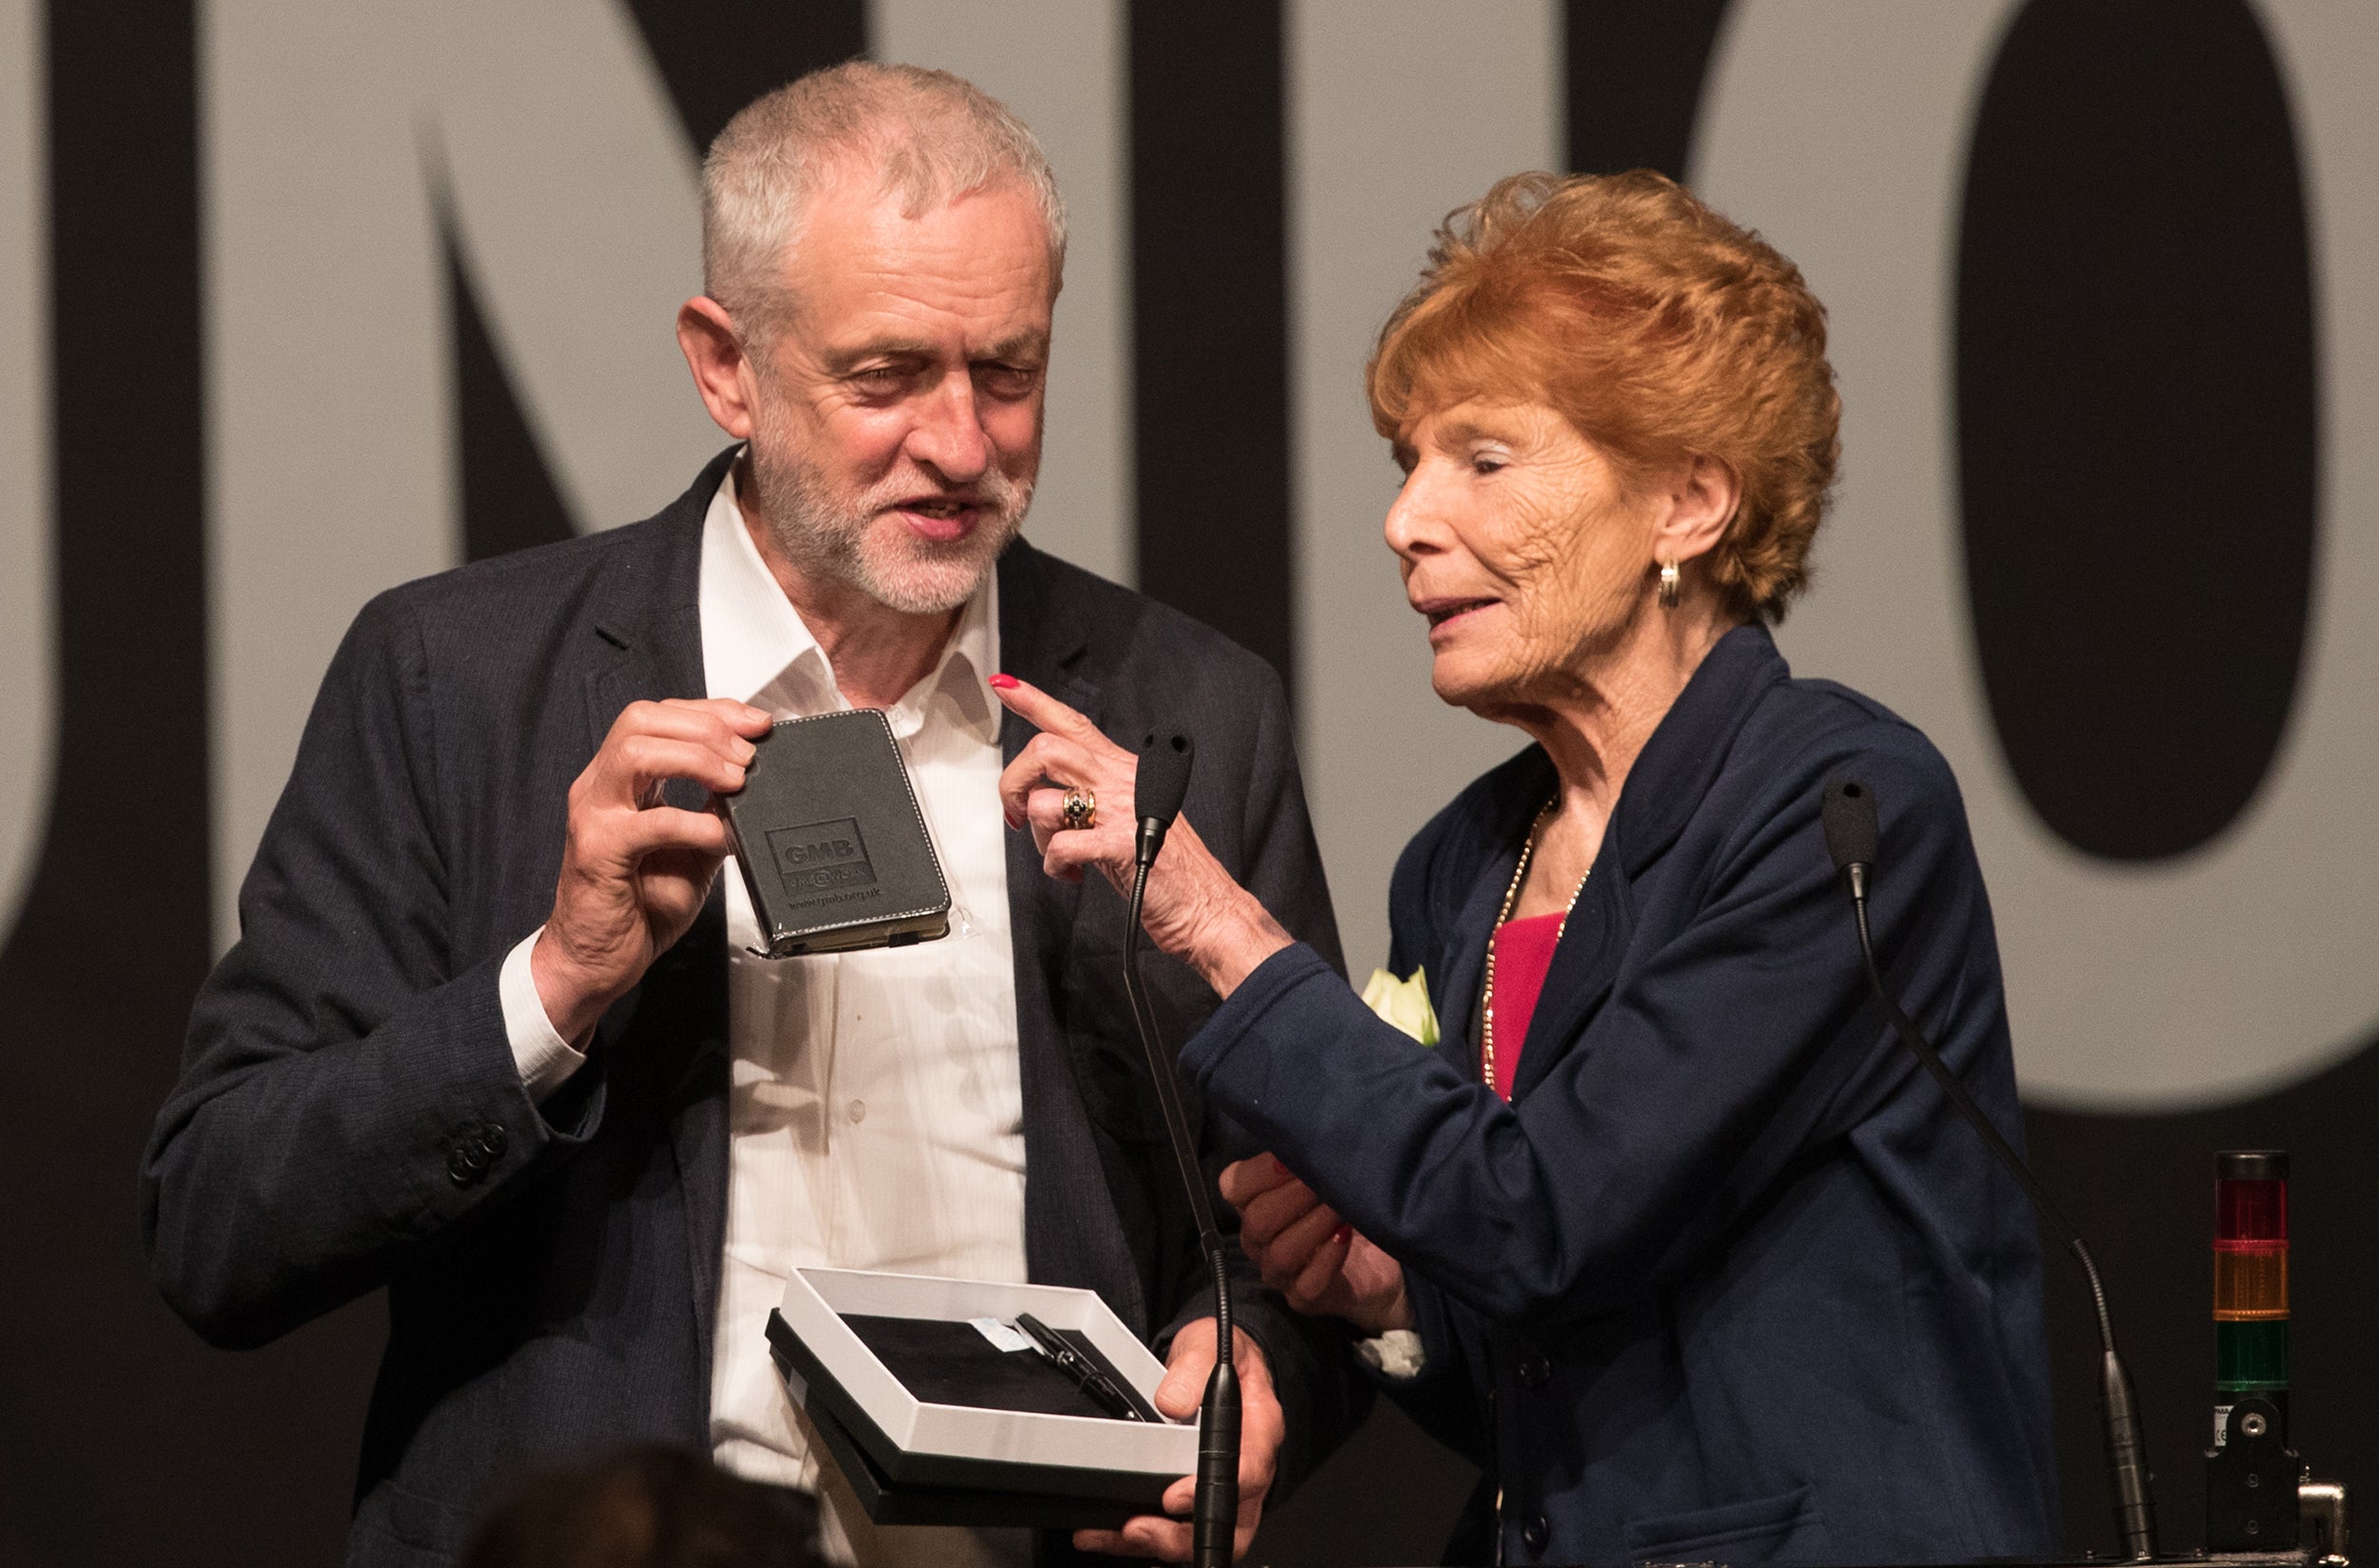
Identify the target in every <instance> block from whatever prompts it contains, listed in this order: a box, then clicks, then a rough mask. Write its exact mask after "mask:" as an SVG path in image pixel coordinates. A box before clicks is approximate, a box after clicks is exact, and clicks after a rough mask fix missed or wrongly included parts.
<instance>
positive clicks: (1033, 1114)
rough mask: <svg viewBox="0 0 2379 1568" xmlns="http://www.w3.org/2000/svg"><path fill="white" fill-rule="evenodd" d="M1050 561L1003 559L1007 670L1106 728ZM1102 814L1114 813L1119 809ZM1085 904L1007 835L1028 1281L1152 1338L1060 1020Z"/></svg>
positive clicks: (1097, 679)
mask: <svg viewBox="0 0 2379 1568" xmlns="http://www.w3.org/2000/svg"><path fill="white" fill-rule="evenodd" d="M1047 559H1048V558H1046V557H1044V556H1042V555H1041V554H1040V553H1039V552H1038V551H1036V550H1034V549H1033V548H1032V546H1031V545H1029V544H1026V543H1024V542H1023V541H1022V540H1018V541H1017V542H1016V543H1014V544H1013V545H1011V546H1010V547H1009V549H1008V552H1007V554H1005V555H1004V556H1002V557H1001V558H1000V561H999V661H1000V666H1001V668H1002V669H1004V670H1005V671H1007V673H1009V674H1010V675H1013V676H1016V677H1018V678H1019V679H1022V680H1028V681H1030V682H1032V684H1033V685H1035V686H1038V687H1040V688H1041V689H1042V690H1043V691H1045V692H1048V693H1049V694H1050V695H1051V696H1054V697H1056V698H1057V699H1058V700H1060V701H1061V702H1064V703H1066V704H1067V705H1068V706H1069V707H1072V708H1073V709H1075V710H1076V711H1078V712H1080V713H1081V714H1083V715H1086V716H1087V717H1089V718H1090V719H1091V722H1092V723H1098V722H1100V721H1101V719H1102V718H1103V717H1104V714H1105V708H1106V693H1105V690H1104V679H1103V676H1104V671H1102V670H1101V669H1099V668H1098V667H1097V665H1096V664H1095V662H1094V661H1093V660H1092V659H1091V657H1090V655H1091V647H1090V638H1089V636H1088V629H1087V628H1086V627H1085V626H1084V625H1083V623H1082V618H1081V617H1080V616H1079V615H1078V614H1074V613H1072V610H1071V607H1069V606H1065V605H1061V604H1058V603H1056V602H1053V598H1054V596H1053V595H1052V589H1051V583H1050V580H1049V579H1050V574H1049V572H1048V569H1047ZM1032 735H1033V730H1032V725H1030V724H1027V723H1026V722H1025V721H1024V720H1023V719H1020V718H1018V717H1017V716H1016V715H1013V714H1009V715H1005V716H1004V717H1003V719H1002V720H1001V723H1000V752H1001V755H1003V757H1004V758H1005V759H1006V760H1007V761H1009V762H1013V761H1014V760H1015V759H1016V756H1017V754H1018V753H1020V752H1022V751H1023V750H1024V747H1025V743H1026V742H1027V741H1029V740H1031V739H1032ZM1104 804H1105V805H1106V807H1107V809H1109V810H1113V809H1115V808H1116V805H1117V803H1115V802H1106V803H1104ZM1125 809H1129V808H1128V807H1127V808H1125ZM1081 901H1082V893H1081V890H1080V888H1079V887H1078V886H1075V885H1072V884H1069V883H1064V882H1058V881H1054V880H1052V878H1051V877H1050V876H1048V875H1047V874H1046V873H1045V872H1043V871H1042V870H1041V857H1040V855H1039V854H1038V853H1035V851H1034V850H1033V848H1032V834H1031V833H1010V834H1009V835H1008V911H1009V935H1010V940H1011V942H1012V943H1013V947H1014V951H1015V973H1016V1053H1017V1067H1018V1071H1019V1076H1020V1078H1021V1082H1022V1088H1023V1093H1024V1147H1025V1171H1026V1181H1025V1190H1024V1229H1025V1263H1026V1269H1027V1272H1028V1274H1029V1276H1030V1278H1031V1279H1032V1280H1033V1281H1034V1282H1035V1283H1036V1284H1068V1285H1076V1286H1080V1287H1082V1288H1085V1289H1091V1290H1095V1291H1097V1292H1098V1293H1099V1294H1100V1295H1101V1296H1102V1297H1104V1298H1106V1300H1107V1303H1108V1304H1109V1305H1110V1306H1111V1307H1112V1308H1113V1309H1114V1311H1115V1313H1116V1315H1117V1316H1118V1317H1120V1318H1121V1319H1122V1320H1123V1321H1124V1322H1125V1323H1129V1324H1131V1325H1132V1326H1133V1327H1134V1328H1135V1329H1138V1330H1140V1331H1142V1332H1143V1333H1145V1332H1146V1331H1147V1330H1148V1328H1149V1327H1150V1324H1149V1323H1148V1303H1146V1302H1145V1301H1144V1300H1143V1299H1142V1297H1143V1291H1142V1287H1141V1284H1140V1275H1139V1270H1138V1269H1137V1268H1136V1267H1135V1266H1134V1265H1133V1264H1132V1261H1131V1245H1130V1244H1129V1242H1128V1241H1127V1240H1126V1239H1125V1237H1124V1234H1123V1227H1122V1225H1121V1222H1120V1221H1119V1220H1118V1219H1117V1217H1116V1213H1115V1205H1114V1200H1113V1197H1112V1195H1111V1193H1110V1192H1109V1190H1108V1187H1107V1177H1106V1171H1105V1167H1104V1166H1103V1164H1102V1162H1101V1161H1100V1158H1099V1152H1098V1147H1097V1146H1096V1144H1095V1143H1094V1142H1093V1141H1092V1138H1091V1118H1090V1112H1089V1110H1088V1108H1087V1107H1085V1105H1084V1104H1083V1100H1082V1090H1081V1087H1080V1085H1079V1084H1078V1083H1077V1082H1076V1080H1075V1077H1074V1073H1073V1068H1072V1058H1071V1055H1070V1053H1069V1050H1068V1048H1067V1045H1066V1037H1065V1028H1064V1026H1062V1025H1061V1023H1060V1020H1059V1019H1058V1017H1057V1011H1056V995H1057V990H1058V988H1057V975H1058V973H1059V972H1060V971H1061V970H1062V967H1063V966H1064V965H1066V964H1068V963H1071V962H1073V946H1074V922H1075V918H1076V915H1077V912H1078V911H1079V909H1080V906H1081ZM1110 1022H1113V1021H1110Z"/></svg>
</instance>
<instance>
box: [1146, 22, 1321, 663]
mask: <svg viewBox="0 0 2379 1568" xmlns="http://www.w3.org/2000/svg"><path fill="white" fill-rule="evenodd" d="M1281 65H1282V60H1281V9H1280V5H1279V3H1278V0H1232V3H1229V4H1211V5H1198V6H1182V5H1175V4H1170V3H1167V0H1131V297H1132V375H1133V384H1134V386H1135V388H1136V389H1137V390H1136V396H1137V400H1138V403H1139V409H1138V432H1137V440H1136V442H1135V445H1134V448H1133V451H1134V461H1135V466H1136V469H1137V484H1136V490H1137V495H1138V500H1139V547H1140V573H1139V577H1140V586H1141V588H1142V589H1143V590H1144V591H1146V592H1147V593H1149V594H1150V595H1151V596H1152V597H1154V598H1160V599H1163V600H1164V601H1165V602H1166V603H1168V604H1170V605H1172V606H1173V607H1174V608H1175V609H1178V610H1181V611H1184V612H1186V613H1188V614H1190V615H1192V616H1195V617H1198V618H1199V619H1200V620H1203V621H1205V622H1206V623H1207V624H1208V625H1209V626H1213V627H1216V628H1218V629H1219V630H1221V631H1222V632H1224V633H1225V634H1227V635H1228V636H1229V637H1232V638H1233V639H1235V640H1236V641H1238V642H1240V643H1242V644H1244V645H1246V646H1247V647H1248V648H1251V649H1253V650H1255V652H1257V653H1259V654H1262V655H1263V656H1264V657H1266V658H1268V659H1270V660H1271V661H1272V667H1273V668H1274V669H1276V670H1278V671H1279V672H1280V674H1281V678H1282V679H1283V680H1284V681H1288V682H1289V683H1290V695H1291V696H1294V695H1295V687H1294V678H1295V675H1296V668H1295V665H1296V660H1295V642H1294V639H1293V637H1292V636H1291V628H1290V617H1291V615H1292V608H1291V607H1292V606H1293V605H1294V604H1295V602H1296V596H1295V593H1294V587H1293V584H1294V579H1293V578H1292V576H1291V572H1290V562H1291V560H1292V559H1293V556H1292V552H1291V551H1290V549H1289V537H1288V526H1289V524H1288V275H1287V267H1288V239H1287V232H1288V227H1287V225H1288V218H1287V214H1286V212H1285V211H1284V209H1283V203H1284V201H1285V199H1286V198H1285V189H1284V186H1285V183H1286V182H1285V180H1284V176H1283V168H1282V166H1283V156H1282V148H1283V141H1282V135H1283V132H1282V126H1283V118H1282V103H1281Z"/></svg>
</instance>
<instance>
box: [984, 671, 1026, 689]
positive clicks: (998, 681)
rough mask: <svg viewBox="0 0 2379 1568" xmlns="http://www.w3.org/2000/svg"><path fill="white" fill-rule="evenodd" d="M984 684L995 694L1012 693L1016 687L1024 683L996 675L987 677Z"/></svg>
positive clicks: (1013, 677)
mask: <svg viewBox="0 0 2379 1568" xmlns="http://www.w3.org/2000/svg"><path fill="white" fill-rule="evenodd" d="M984 684H985V685H987V686H989V687H991V688H992V690H993V691H995V692H1008V691H1013V690H1014V689H1015V688H1016V687H1018V686H1020V685H1022V684H1024V683H1023V682H1022V681H1020V680H1018V679H1017V678H1016V677H1015V676H1010V675H998V676H990V677H988V678H987V679H986V680H985V682H984Z"/></svg>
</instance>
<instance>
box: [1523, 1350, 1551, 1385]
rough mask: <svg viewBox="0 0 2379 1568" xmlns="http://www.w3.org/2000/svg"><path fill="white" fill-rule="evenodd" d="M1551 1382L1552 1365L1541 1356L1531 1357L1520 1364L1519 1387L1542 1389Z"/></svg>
mask: <svg viewBox="0 0 2379 1568" xmlns="http://www.w3.org/2000/svg"><path fill="white" fill-rule="evenodd" d="M1552 1381H1553V1363H1552V1362H1549V1361H1546V1360H1545V1359H1544V1358H1543V1356H1531V1357H1529V1358H1528V1359H1527V1360H1526V1361H1524V1362H1521V1363H1520V1386H1521V1387H1523V1388H1543V1386H1544V1385H1545V1384H1546V1383H1548V1382H1552Z"/></svg>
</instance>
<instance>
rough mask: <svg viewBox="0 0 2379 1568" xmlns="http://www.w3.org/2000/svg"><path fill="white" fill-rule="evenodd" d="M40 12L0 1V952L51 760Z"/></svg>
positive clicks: (53, 691) (33, 849)
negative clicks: (0, 943)
mask: <svg viewBox="0 0 2379 1568" xmlns="http://www.w3.org/2000/svg"><path fill="white" fill-rule="evenodd" d="M41 12H42V8H41V6H40V5H39V4H38V3H37V0H0V941H6V940H7V939H8V935H9V933H10V931H13V930H14V929H15V928H16V917H17V913H18V911H20V910H21V909H22V908H23V906H24V901H25V894H26V892H27V891H28V889H29V885H30V883H31V881H32V873H33V862H34V858H35V856H37V855H39V854H40V853H41V844H42V837H43V832H44V829H45V828H46V827H47V826H48V822H49V786H50V775H51V772H52V770H53V768H54V766H55V764H56V759H57V752H58V734H57V691H58V650H57V642H56V638H55V632H54V627H53V620H54V617H55V614H56V612H55V608H54V607H55V602H56V598H57V592H58V585H57V582H56V580H55V578H54V575H53V573H52V570H51V566H52V557H53V546H54V540H53V539H52V537H51V523H50V473H51V469H52V463H51V460H50V446H49V283H48V276H49V178H48V174H47V172H46V168H47V164H48V147H49V136H48V133H47V126H48V113H47V109H46V107H45V104H44V95H43V92H42V72H43V71H44V69H47V67H48V64H49V51H48V49H46V48H45V47H44V42H43V38H42V29H41Z"/></svg>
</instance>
